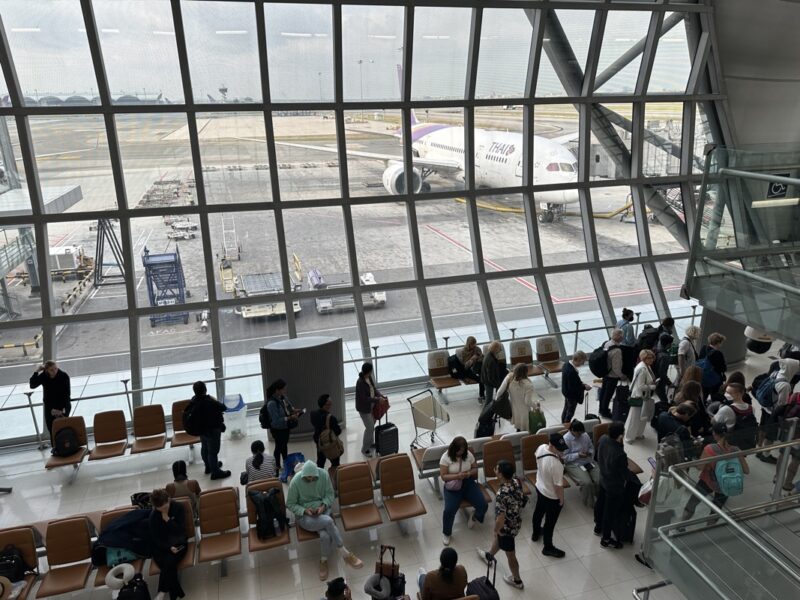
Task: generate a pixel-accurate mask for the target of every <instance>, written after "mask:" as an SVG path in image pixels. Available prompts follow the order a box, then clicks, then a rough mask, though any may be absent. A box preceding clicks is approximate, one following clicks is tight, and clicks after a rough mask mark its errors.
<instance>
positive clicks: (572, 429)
mask: <svg viewBox="0 0 800 600" xmlns="http://www.w3.org/2000/svg"><path fill="white" fill-rule="evenodd" d="M564 443H566V444H567V451H566V452H565V454H564V470H565V471H566V472H567V475H569V476H570V477H571V478H572V479H574V480H575V481H577V482H578V485H579V486H580V490H581V498H582V499H583V504H584V505H585V506H594V501H595V498H596V497H597V486H598V485H599V483H600V469H599V468H598V467H597V463H595V462H594V461H593V460H592V456H594V444H593V443H592V436H590V435H589V434H588V433H586V426H585V425H584V424H583V423H582V422H581V421H579V420H578V419H575V420H574V421H572V423H570V424H569V431H568V432H567V433H565V434H564Z"/></svg>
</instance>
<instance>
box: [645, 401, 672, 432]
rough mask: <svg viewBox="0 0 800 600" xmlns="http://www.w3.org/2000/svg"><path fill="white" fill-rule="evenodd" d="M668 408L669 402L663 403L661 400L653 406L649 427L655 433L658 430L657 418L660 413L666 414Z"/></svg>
mask: <svg viewBox="0 0 800 600" xmlns="http://www.w3.org/2000/svg"><path fill="white" fill-rule="evenodd" d="M669 407H670V404H669V402H664V401H662V400H659V401H658V402H656V403H655V404H654V405H653V418H652V419H650V427H652V428H653V429H655V430H656V431H657V430H658V418H659V417H660V416H661V413H664V412H667V411H668V410H669Z"/></svg>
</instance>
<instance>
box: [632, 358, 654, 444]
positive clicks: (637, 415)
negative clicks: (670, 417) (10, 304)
mask: <svg viewBox="0 0 800 600" xmlns="http://www.w3.org/2000/svg"><path fill="white" fill-rule="evenodd" d="M655 360H656V355H655V354H654V353H653V351H652V350H642V351H641V352H639V364H638V365H636V368H635V369H634V371H633V381H632V382H631V395H630V399H629V400H628V404H629V405H630V401H631V400H634V399H635V400H636V401H638V403H639V405H638V406H630V408H629V409H628V418H627V420H626V422H625V441H626V442H627V443H628V444H630V443H632V442H633V441H635V440H643V439H644V426H645V424H646V423H649V422H650V419H652V418H653V412H654V410H655V403H654V402H653V392H654V391H655V389H656V385H657V384H658V380H657V379H656V378H655V375H654V374H653V364H654V363H655Z"/></svg>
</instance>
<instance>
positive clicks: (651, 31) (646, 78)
mask: <svg viewBox="0 0 800 600" xmlns="http://www.w3.org/2000/svg"><path fill="white" fill-rule="evenodd" d="M663 22H664V13H663V12H653V13H651V14H650V27H649V28H648V30H647V38H646V39H645V44H644V49H643V50H642V62H641V63H640V64H639V76H638V77H637V79H636V91H635V93H636V95H637V96H644V95H645V94H646V93H647V88H648V86H649V84H650V75H651V74H652V72H653V63H654V62H655V57H656V50H657V48H658V38H659V35H660V32H661V25H662V23H663Z"/></svg>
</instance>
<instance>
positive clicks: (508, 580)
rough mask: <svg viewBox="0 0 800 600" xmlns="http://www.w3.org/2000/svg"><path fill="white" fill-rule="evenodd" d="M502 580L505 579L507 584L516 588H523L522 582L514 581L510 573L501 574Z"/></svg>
mask: <svg viewBox="0 0 800 600" xmlns="http://www.w3.org/2000/svg"><path fill="white" fill-rule="evenodd" d="M503 581H505V582H506V583H507V584H508V585H510V586H512V587H515V588H517V589H518V590H521V589H524V588H525V584H524V583H522V580H520V581H514V576H513V575H512V574H511V573H507V574H505V575H503Z"/></svg>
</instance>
